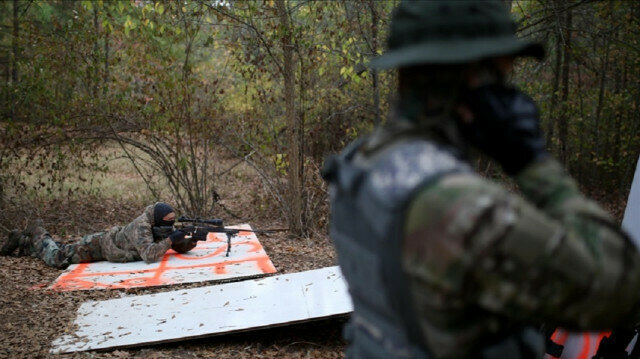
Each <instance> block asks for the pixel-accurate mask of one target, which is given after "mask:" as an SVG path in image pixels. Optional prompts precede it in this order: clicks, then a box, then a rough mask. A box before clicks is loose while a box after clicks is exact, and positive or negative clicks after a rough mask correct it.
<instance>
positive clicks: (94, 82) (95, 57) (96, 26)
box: [91, 4, 100, 98]
mask: <svg viewBox="0 0 640 359" xmlns="http://www.w3.org/2000/svg"><path fill="white" fill-rule="evenodd" d="M93 29H94V31H95V33H94V36H95V37H94V41H93V73H92V76H91V77H92V79H91V94H92V95H93V98H95V97H96V96H97V95H98V84H99V78H98V68H99V67H100V65H99V64H98V51H99V47H98V46H99V45H98V40H99V39H100V36H99V34H100V25H99V23H98V4H95V5H93Z"/></svg>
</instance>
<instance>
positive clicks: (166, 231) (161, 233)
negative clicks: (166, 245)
mask: <svg viewBox="0 0 640 359" xmlns="http://www.w3.org/2000/svg"><path fill="white" fill-rule="evenodd" d="M151 231H152V233H153V240H154V241H161V240H163V239H165V238H167V237H169V236H170V235H171V234H172V233H173V232H174V231H175V229H174V228H173V226H153V227H152V228H151Z"/></svg>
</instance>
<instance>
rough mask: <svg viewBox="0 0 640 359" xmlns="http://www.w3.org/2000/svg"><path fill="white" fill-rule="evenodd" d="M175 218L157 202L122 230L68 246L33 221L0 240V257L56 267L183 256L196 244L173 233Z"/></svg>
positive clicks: (87, 237) (151, 260)
mask: <svg viewBox="0 0 640 359" xmlns="http://www.w3.org/2000/svg"><path fill="white" fill-rule="evenodd" d="M175 218H176V214H175V212H174V210H173V208H172V207H171V206H170V205H168V204H166V203H163V202H157V203H156V204H154V205H151V206H148V207H147V208H146V209H145V210H144V213H142V214H141V215H140V216H139V217H138V218H136V219H134V220H133V221H132V222H131V223H129V224H128V225H126V226H124V227H113V228H111V229H110V230H109V231H107V232H98V233H93V234H89V235H86V236H84V237H83V238H82V239H81V240H80V241H78V242H76V243H71V244H63V243H60V242H58V241H54V240H53V238H51V235H50V234H49V233H48V232H47V231H46V230H45V229H44V227H43V223H42V221H41V220H35V221H33V222H32V223H31V224H29V226H27V229H25V230H24V231H22V232H19V231H13V232H11V234H10V235H9V237H8V238H6V239H4V241H2V240H0V255H10V254H11V253H13V252H14V251H15V250H16V249H18V252H19V254H20V255H31V256H34V257H38V258H40V259H42V260H43V261H44V262H45V263H46V264H47V265H50V266H52V267H57V268H66V267H68V266H69V265H70V264H75V263H86V262H97V261H102V260H108V261H110V262H134V261H139V260H144V261H145V262H147V263H152V262H157V261H158V260H160V259H161V258H162V257H163V256H164V254H165V253H166V252H167V250H168V249H169V248H172V249H173V250H175V251H176V252H179V253H185V252H188V251H189V250H191V249H193V248H194V247H195V246H196V241H194V240H192V239H190V238H185V233H184V232H182V231H180V230H173V224H174V222H175ZM159 227H162V228H159Z"/></svg>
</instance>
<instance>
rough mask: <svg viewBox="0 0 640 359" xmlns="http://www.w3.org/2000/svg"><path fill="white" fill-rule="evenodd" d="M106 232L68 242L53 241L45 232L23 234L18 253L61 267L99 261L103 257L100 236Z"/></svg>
mask: <svg viewBox="0 0 640 359" xmlns="http://www.w3.org/2000/svg"><path fill="white" fill-rule="evenodd" d="M106 233H107V232H98V233H93V234H89V235H86V236H84V237H83V238H82V239H81V240H79V241H78V242H75V243H68V244H65V243H61V242H58V241H54V240H53V238H51V235H49V233H47V232H44V233H41V234H37V235H34V236H31V237H29V236H24V235H23V236H22V238H21V239H20V253H21V254H23V255H31V256H33V257H37V258H40V259H42V260H43V261H44V262H45V263H46V264H47V265H49V266H51V267H56V268H63V269H64V268H66V267H68V266H69V265H70V264H76V263H86V262H95V261H101V260H104V257H103V255H102V249H101V248H100V238H102V237H103V236H104V235H105V234H106Z"/></svg>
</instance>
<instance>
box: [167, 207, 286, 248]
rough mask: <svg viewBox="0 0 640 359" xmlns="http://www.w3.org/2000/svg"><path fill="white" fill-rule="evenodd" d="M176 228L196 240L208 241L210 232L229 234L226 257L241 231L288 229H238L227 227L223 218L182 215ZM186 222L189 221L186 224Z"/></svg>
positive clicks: (263, 231) (254, 231)
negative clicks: (234, 239) (232, 240)
mask: <svg viewBox="0 0 640 359" xmlns="http://www.w3.org/2000/svg"><path fill="white" fill-rule="evenodd" d="M176 223H178V225H176V229H177V230H180V231H183V232H185V233H186V234H187V235H188V236H191V238H192V239H193V240H196V241H206V240H207V236H208V235H209V233H224V234H226V236H227V253H226V255H225V256H226V257H228V256H229V252H231V238H232V237H235V236H237V235H238V233H240V232H253V233H273V232H277V231H285V230H286V229H256V230H253V229H236V228H225V227H224V225H223V222H222V219H219V218H214V219H202V218H189V217H184V216H180V218H178V219H177V220H176ZM185 223H189V224H187V225H185Z"/></svg>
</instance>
